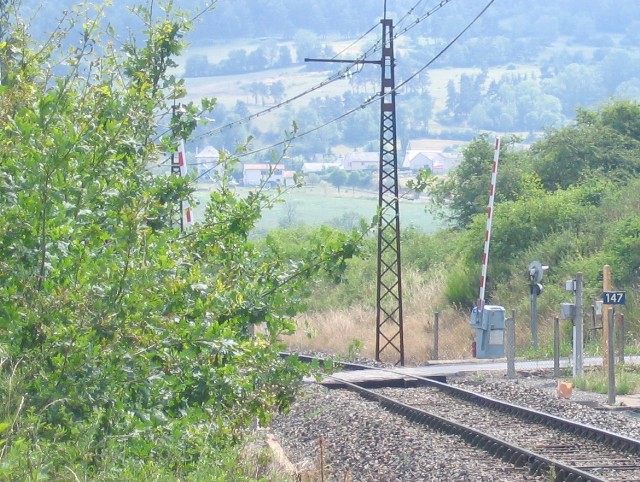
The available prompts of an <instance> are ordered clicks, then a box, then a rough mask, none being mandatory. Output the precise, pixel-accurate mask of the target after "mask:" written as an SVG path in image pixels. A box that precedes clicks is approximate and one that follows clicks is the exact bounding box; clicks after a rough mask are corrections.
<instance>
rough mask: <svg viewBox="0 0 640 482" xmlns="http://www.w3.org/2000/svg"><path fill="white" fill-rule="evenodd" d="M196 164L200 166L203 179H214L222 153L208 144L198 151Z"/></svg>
mask: <svg viewBox="0 0 640 482" xmlns="http://www.w3.org/2000/svg"><path fill="white" fill-rule="evenodd" d="M195 159H196V160H195V165H196V167H197V168H198V176H202V178H203V180H205V181H206V180H214V179H215V175H216V171H217V168H218V164H219V163H220V153H219V152H218V150H217V149H216V148H214V147H212V146H207V147H205V148H204V149H202V150H201V151H196V157H195Z"/></svg>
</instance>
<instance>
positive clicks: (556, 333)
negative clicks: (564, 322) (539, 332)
mask: <svg viewBox="0 0 640 482" xmlns="http://www.w3.org/2000/svg"><path fill="white" fill-rule="evenodd" d="M553 377H554V378H560V319H559V318H558V317H557V316H556V317H555V318H554V320H553Z"/></svg>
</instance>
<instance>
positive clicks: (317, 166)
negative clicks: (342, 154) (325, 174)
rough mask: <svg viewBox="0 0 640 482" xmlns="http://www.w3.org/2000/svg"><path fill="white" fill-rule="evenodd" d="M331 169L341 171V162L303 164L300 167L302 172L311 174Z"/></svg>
mask: <svg viewBox="0 0 640 482" xmlns="http://www.w3.org/2000/svg"><path fill="white" fill-rule="evenodd" d="M331 168H336V169H342V168H343V166H342V163H341V162H305V163H304V164H303V165H302V172H304V173H305V174H311V173H313V172H322V171H326V170H327V169H331Z"/></svg>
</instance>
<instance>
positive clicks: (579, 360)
mask: <svg viewBox="0 0 640 482" xmlns="http://www.w3.org/2000/svg"><path fill="white" fill-rule="evenodd" d="M582 288H583V277H582V273H578V274H577V275H576V318H575V327H576V329H575V336H576V340H575V350H576V353H575V367H576V369H575V373H576V376H577V377H581V376H582V370H583V351H584V310H583V308H582Z"/></svg>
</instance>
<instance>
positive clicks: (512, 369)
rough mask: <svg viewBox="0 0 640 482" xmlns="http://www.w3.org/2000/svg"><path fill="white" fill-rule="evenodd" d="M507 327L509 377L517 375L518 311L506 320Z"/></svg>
mask: <svg viewBox="0 0 640 482" xmlns="http://www.w3.org/2000/svg"><path fill="white" fill-rule="evenodd" d="M505 323H506V329H507V333H506V335H507V378H515V377H516V312H515V311H512V312H511V318H509V319H507V320H506V322H505Z"/></svg>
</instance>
